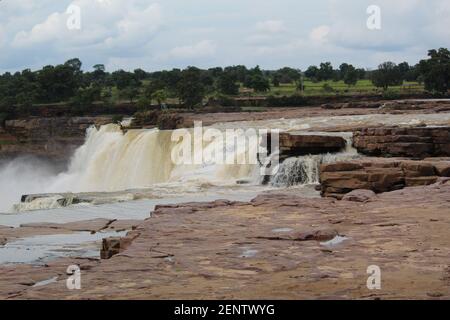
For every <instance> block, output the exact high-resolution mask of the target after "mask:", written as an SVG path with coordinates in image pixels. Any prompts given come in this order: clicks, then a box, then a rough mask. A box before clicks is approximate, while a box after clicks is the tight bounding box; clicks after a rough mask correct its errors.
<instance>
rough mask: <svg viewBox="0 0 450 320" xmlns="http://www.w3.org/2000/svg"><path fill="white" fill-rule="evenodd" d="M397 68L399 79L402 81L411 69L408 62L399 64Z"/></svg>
mask: <svg viewBox="0 0 450 320" xmlns="http://www.w3.org/2000/svg"><path fill="white" fill-rule="evenodd" d="M397 68H398V72H399V73H400V77H401V78H402V80H406V75H407V74H408V72H409V70H410V69H411V67H410V66H409V63H408V62H402V63H399V64H398V66H397Z"/></svg>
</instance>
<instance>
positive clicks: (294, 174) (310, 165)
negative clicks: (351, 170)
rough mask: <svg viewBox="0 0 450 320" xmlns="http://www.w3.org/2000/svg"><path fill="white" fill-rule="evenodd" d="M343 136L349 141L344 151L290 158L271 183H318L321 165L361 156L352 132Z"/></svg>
mask: <svg viewBox="0 0 450 320" xmlns="http://www.w3.org/2000/svg"><path fill="white" fill-rule="evenodd" d="M342 136H343V138H344V139H345V140H346V142H347V145H346V148H345V150H344V151H343V152H339V153H326V154H319V155H306V156H301V157H293V158H288V159H286V160H285V161H284V162H283V163H282V164H281V165H280V168H279V169H278V172H277V173H276V174H275V175H274V176H273V177H272V178H271V180H270V184H271V185H272V186H274V187H292V186H295V185H302V184H317V183H319V175H320V165H322V164H326V163H333V162H339V161H343V160H351V159H356V158H359V157H360V156H359V155H358V151H357V150H356V149H355V148H353V146H352V143H353V141H352V134H350V133H342Z"/></svg>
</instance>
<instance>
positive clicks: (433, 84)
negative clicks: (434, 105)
mask: <svg viewBox="0 0 450 320" xmlns="http://www.w3.org/2000/svg"><path fill="white" fill-rule="evenodd" d="M428 56H429V58H428V59H427V60H421V61H420V63H419V70H420V74H421V77H422V78H423V81H424V83H425V89H427V90H429V91H436V92H439V93H447V92H448V90H449V88H450V51H449V50H448V49H445V48H440V49H439V50H430V51H428Z"/></svg>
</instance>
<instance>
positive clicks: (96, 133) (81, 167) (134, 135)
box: [50, 124, 257, 192]
mask: <svg viewBox="0 0 450 320" xmlns="http://www.w3.org/2000/svg"><path fill="white" fill-rule="evenodd" d="M216 143H218V142H217V141H216V140H214V139H212V141H210V142H203V149H202V150H200V151H196V150H195V149H193V150H194V152H203V150H207V149H208V148H211V149H214V148H216ZM238 143H239V140H238ZM181 146H182V143H181V141H180V142H174V141H172V132H171V131H160V130H156V129H154V130H130V131H128V132H126V133H125V134H124V133H123V132H122V131H121V129H120V127H119V126H117V125H113V124H110V125H106V126H102V127H101V128H100V129H96V128H95V127H92V128H90V129H89V130H88V133H87V138H86V142H85V144H84V145H83V146H82V147H80V148H79V149H78V150H77V151H76V153H75V155H74V156H73V159H72V161H71V164H70V166H69V169H68V171H67V172H65V173H62V174H60V175H59V176H58V178H57V179H56V181H55V182H54V183H53V184H52V185H51V187H50V189H51V191H54V192H64V191H71V192H81V191H83V192H86V191H117V190H125V189H130V188H144V187H149V186H152V185H154V184H160V183H171V182H185V183H189V182H195V183H234V182H235V181H236V179H240V178H247V177H250V176H251V174H252V171H254V170H255V169H257V166H256V165H236V164H235V165H225V164H220V163H219V164H217V163H202V164H183V163H182V164H177V163H181V162H182V161H179V159H172V157H173V156H175V157H178V156H179V155H178V154H179V152H178V149H180V148H181ZM237 150H239V148H232V149H225V150H224V153H225V155H227V154H230V155H231V156H233V157H236V159H237V160H239V159H240V158H242V157H245V156H246V155H247V153H251V152H255V150H254V148H253V149H248V150H245V151H244V152H243V153H239V152H238V151H237ZM195 156H196V155H195V154H194V155H193V158H195ZM173 160H175V161H173ZM174 163H175V164H174Z"/></svg>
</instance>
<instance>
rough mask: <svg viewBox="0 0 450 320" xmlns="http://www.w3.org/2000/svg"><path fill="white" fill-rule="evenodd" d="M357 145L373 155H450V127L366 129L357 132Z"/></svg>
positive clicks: (362, 150) (364, 151) (355, 139)
mask: <svg viewBox="0 0 450 320" xmlns="http://www.w3.org/2000/svg"><path fill="white" fill-rule="evenodd" d="M353 145H354V147H355V148H356V149H358V152H360V153H362V154H366V155H371V156H382V157H412V158H420V159H423V158H426V157H441V156H450V127H415V128H399V127H394V128H365V129H362V130H359V131H356V132H354V139H353Z"/></svg>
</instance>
